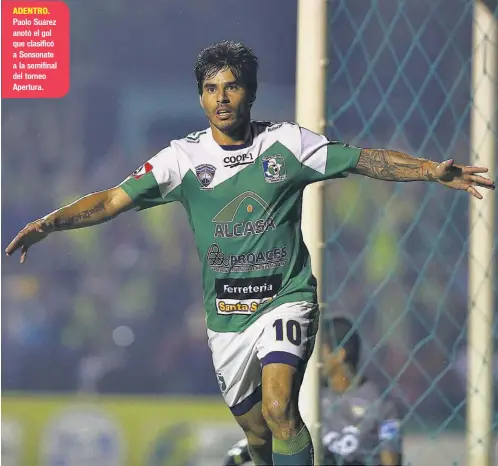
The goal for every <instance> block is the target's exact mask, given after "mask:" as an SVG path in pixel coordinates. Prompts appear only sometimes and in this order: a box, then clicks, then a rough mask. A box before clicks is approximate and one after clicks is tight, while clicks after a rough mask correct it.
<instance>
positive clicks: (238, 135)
mask: <svg viewBox="0 0 498 466" xmlns="http://www.w3.org/2000/svg"><path fill="white" fill-rule="evenodd" d="M211 132H212V135H213V139H214V140H215V142H216V143H217V144H219V145H220V146H242V145H245V144H247V143H248V142H250V141H251V139H252V131H251V121H250V120H248V121H247V122H245V123H244V124H241V125H240V126H239V127H238V128H236V129H234V130H233V131H227V132H224V131H220V130H219V129H218V128H216V127H215V126H214V125H211Z"/></svg>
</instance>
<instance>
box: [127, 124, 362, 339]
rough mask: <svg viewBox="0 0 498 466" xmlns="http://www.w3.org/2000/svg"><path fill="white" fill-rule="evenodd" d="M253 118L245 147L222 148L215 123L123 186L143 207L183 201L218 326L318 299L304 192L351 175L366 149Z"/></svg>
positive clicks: (212, 324) (244, 323) (230, 327)
mask: <svg viewBox="0 0 498 466" xmlns="http://www.w3.org/2000/svg"><path fill="white" fill-rule="evenodd" d="M251 125H252V134H253V138H252V142H251V144H250V145H245V146H229V147H227V146H225V147H223V146H220V145H218V144H217V143H216V142H215V140H214V139H213V136H212V133H211V130H210V129H206V130H204V131H199V132H196V133H193V134H190V135H189V136H187V137H186V138H184V139H180V140H173V141H171V143H170V145H169V146H168V147H166V148H165V149H163V150H161V151H160V152H159V153H157V154H156V155H155V156H154V157H152V158H151V159H150V160H148V161H147V162H146V163H145V164H144V165H142V166H141V167H140V168H138V169H137V170H136V171H135V172H133V174H132V175H130V176H129V177H128V178H127V179H126V180H125V181H124V182H123V183H122V184H121V187H122V188H123V189H124V190H125V192H126V193H127V194H128V195H129V196H130V197H131V198H132V200H133V201H134V203H135V204H136V206H137V208H138V209H139V210H142V209H147V208H150V207H154V206H157V205H160V204H166V203H168V202H173V201H179V202H181V203H182V205H183V206H184V208H185V209H186V211H187V215H188V219H189V222H190V225H191V227H192V230H193V233H194V237H195V243H196V246H197V252H198V254H199V258H200V260H201V263H202V281H203V290H204V305H205V309H206V318H207V326H208V328H209V329H211V330H213V331H215V332H235V331H241V330H243V329H245V328H247V327H248V326H249V325H251V323H252V322H254V320H256V319H257V318H258V317H259V316H260V315H261V314H262V313H265V312H267V311H269V310H270V309H272V308H274V307H275V306H278V305H280V304H283V303H287V302H296V301H307V302H311V303H315V302H316V299H317V297H316V283H315V278H314V277H313V275H312V272H311V263H310V257H309V254H308V251H307V249H306V247H305V245H304V242H303V238H302V234H301V204H302V195H303V190H304V188H305V187H306V186H307V185H308V184H310V183H313V182H315V181H321V180H326V179H331V178H340V177H345V176H347V170H348V169H350V168H352V167H354V166H355V165H356V163H357V161H358V158H359V154H360V149H358V148H356V147H350V146H348V145H347V144H342V143H339V142H332V141H329V140H327V138H325V137H324V136H322V135H319V134H316V133H313V132H311V131H309V130H307V129H305V128H302V127H300V126H298V125H297V124H294V123H268V122H252V123H251Z"/></svg>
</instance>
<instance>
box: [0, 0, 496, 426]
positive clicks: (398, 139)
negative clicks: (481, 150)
mask: <svg viewBox="0 0 498 466" xmlns="http://www.w3.org/2000/svg"><path fill="white" fill-rule="evenodd" d="M68 3H69V4H70V6H71V8H72V13H73V17H74V18H75V19H74V28H73V29H74V31H73V37H72V61H73V63H72V70H73V72H72V87H71V91H70V93H69V94H68V96H66V97H65V98H64V99H62V100H59V101H46V100H39V101H4V102H3V103H2V106H3V108H2V155H3V156H2V237H3V247H5V246H6V244H7V242H8V241H10V239H11V238H13V236H14V235H15V234H16V233H17V232H18V231H19V229H20V228H22V227H23V226H24V225H25V224H26V223H27V222H29V221H31V220H33V219H35V218H37V217H40V216H42V215H44V214H46V213H48V212H50V211H52V210H54V209H55V208H57V207H59V206H61V205H64V204H66V203H68V202H71V201H73V200H75V199H77V198H78V197H80V196H82V195H84V194H86V193H88V192H91V191H95V190H100V189H106V188H108V187H111V186H114V185H116V184H118V183H119V182H120V181H121V180H123V179H124V178H125V177H126V176H127V175H128V174H129V173H131V172H132V171H133V170H134V169H135V168H136V167H137V166H138V165H140V164H141V163H142V162H143V161H144V160H146V159H147V158H149V157H150V156H151V155H152V154H153V153H154V152H155V151H157V150H159V149H161V148H162V147H164V146H165V145H167V144H168V142H169V140H171V139H172V138H177V137H182V136H184V135H186V134H188V133H190V132H191V131H194V130H197V129H200V128H202V127H204V125H205V124H206V123H205V121H204V119H203V115H202V114H201V111H200V109H198V107H197V102H196V99H197V96H196V94H195V92H196V89H195V83H194V80H193V75H192V73H191V65H192V63H193V60H194V58H195V53H196V52H197V51H198V49H199V48H200V47H202V46H204V45H207V44H206V38H205V37H199V36H198V35H195V34H185V35H184V36H182V37H184V39H185V40H184V41H183V42H182V41H175V40H176V37H177V36H178V35H181V34H182V31H185V25H186V24H189V28H190V29H189V30H195V29H196V28H195V27H194V26H193V25H195V24H199V25H200V24H201V21H204V22H206V23H208V24H209V21H212V24H216V17H217V15H216V9H214V11H213V9H211V8H210V7H208V3H209V4H210V2H183V3H181V4H180V2H160V1H159V0H157V1H149V2H147V5H148V7H147V8H146V7H145V4H144V5H140V10H139V11H138V13H137V9H136V8H135V9H133V4H134V3H133V2H132V1H127V2H123V1H120V2H117V1H107V2H105V6H104V4H103V3H101V2H97V1H86V2H71V1H70V2H68ZM221 3H223V2H221ZM225 3H227V2H225ZM272 3H275V4H278V2H269V3H268V6H267V7H265V8H268V9H270V10H271V11H270V13H271V12H272V11H273V10H275V11H274V13H276V12H277V11H278V5H271V4H272ZM356 3H357V2H352V3H350V5H353V4H356ZM388 3H389V2H386V4H388ZM421 3H423V2H421ZM455 3H456V2H455ZM459 3H460V2H459ZM83 4H84V5H85V8H83V7H82V5H83ZM125 4H126V5H127V6H128V7H129V8H128V9H127V8H125V6H126V5H125ZM461 4H462V5H463V3H461ZM172 5H176V6H175V7H174V8H173V6H172ZM180 5H181V6H180ZM192 5H196V8H193V7H192ZM90 6H92V7H90ZM242 8H245V7H242ZM357 10H358V11H357V13H358V18H357V21H358V22H359V23H361V21H362V18H361V17H360V16H361V9H360V8H357ZM450 10H452V9H451V8H450ZM224 11H225V13H226V14H228V15H229V17H230V14H232V17H234V16H233V15H234V13H230V12H228V13H227V10H224ZM351 11H353V13H354V11H355V8H354V7H353V6H351V10H349V11H348V14H351ZM452 11H453V12H454V9H453V10H452ZM238 13H239V15H240V14H241V12H240V11H239V12H238ZM246 13H247V15H249V18H250V17H251V16H250V15H251V14H254V9H252V8H250V9H248V11H247V12H246ZM279 14H281V15H283V16H285V12H284V13H282V12H280V13H279ZM341 14H343V15H344V14H345V11H342V12H341V10H340V11H339V12H338V13H337V15H338V16H336V17H333V18H332V20H333V21H335V23H334V24H335V25H336V27H334V28H332V29H331V31H332V34H334V37H333V40H332V41H331V43H332V44H333V47H334V48H333V53H334V56H335V57H339V58H340V59H337V60H335V61H332V64H331V67H332V73H333V76H335V78H334V90H335V92H334V93H333V95H330V96H329V98H328V102H329V107H330V112H329V113H330V120H331V121H330V122H329V123H330V126H329V128H328V129H327V132H328V134H329V135H330V137H331V138H340V139H343V140H349V141H350V142H354V143H357V144H370V145H372V144H384V145H390V146H391V147H394V148H397V149H402V150H406V151H409V152H412V153H416V154H419V155H422V154H423V155H426V156H427V155H429V156H431V157H432V158H443V157H445V156H448V155H449V154H448V151H450V150H451V156H452V157H455V158H456V159H457V160H459V161H462V162H465V161H467V160H468V150H469V148H468V132H467V126H466V124H467V123H468V107H467V102H468V99H469V95H468V86H467V85H468V83H469V79H470V74H469V72H468V69H467V70H466V71H464V72H463V74H461V75H455V73H454V70H455V69H457V68H462V62H461V59H460V58H458V57H457V58H455V59H454V61H451V59H450V58H448V59H447V60H448V63H449V64H448V65H447V67H445V68H444V69H442V70H441V71H440V72H438V73H435V74H434V75H433V76H432V78H431V79H430V80H429V85H427V86H426V88H427V89H428V90H427V91H426V93H425V94H423V95H422V94H420V95H419V96H418V97H417V98H418V99H419V101H418V109H419V110H418V111H414V110H413V107H412V103H413V99H414V96H413V94H412V93H410V92H408V91H407V92H406V94H403V92H402V91H399V92H398V93H395V95H394V97H393V98H392V99H391V100H385V99H382V98H381V97H379V95H380V94H379V93H378V91H375V92H374V91H372V92H370V93H369V92H366V91H365V94H362V93H361V92H359V93H354V92H353V91H354V89H355V88H357V86H359V85H360V84H361V83H355V79H356V77H357V74H356V71H353V70H352V68H349V69H350V71H349V73H348V72H345V70H347V69H348V67H349V66H351V67H352V66H353V64H358V63H360V61H358V60H360V58H358V60H355V61H353V62H348V60H350V59H351V60H352V58H351V57H350V58H347V56H346V55H347V54H345V52H344V50H345V49H346V48H347V47H349V46H350V43H347V40H346V39H347V31H349V28H350V23H348V22H347V21H351V19H350V18H349V17H348V18H349V19H348V18H346V17H342V16H341ZM137 15H138V17H137ZM287 16H288V17H285V18H284V20H282V21H280V22H273V23H272V24H273V26H274V27H275V28H277V30H276V31H275V30H270V29H269V28H265V27H260V28H259V29H260V30H261V31H264V32H263V33H262V34H261V37H254V30H253V25H252V23H251V25H250V24H249V23H250V21H249V20H248V19H247V18H246V20H245V21H243V22H241V23H240V22H239V24H238V26H237V25H236V24H235V23H236V21H235V20H233V21H230V20H227V25H228V26H227V30H226V31H224V33H223V34H222V33H221V32H220V31H216V33H213V34H212V36H210V39H212V40H209V41H208V43H211V42H214V41H215V40H218V39H222V38H225V37H234V38H236V39H242V40H244V39H245V38H247V42H248V43H249V44H250V45H252V46H254V48H255V49H256V51H257V52H258V53H259V54H260V55H261V61H262V67H263V70H266V71H262V85H263V87H264V86H265V85H266V86H267V89H271V88H272V87H271V86H278V85H281V86H282V87H283V88H285V87H286V86H290V87H289V88H290V89H291V92H290V95H291V96H292V95H293V94H292V92H293V88H292V86H293V85H294V82H293V79H294V76H293V74H291V75H290V77H289V70H291V71H292V70H293V69H294V66H295V63H294V61H293V60H294V52H293V51H292V50H294V49H293V48H292V47H289V48H288V49H292V50H290V51H289V50H288V49H287V48H286V49H285V50H284V51H283V52H282V53H283V55H282V53H281V49H280V48H279V47H278V41H277V39H275V37H278V34H286V35H287V36H290V35H292V34H294V33H295V31H294V29H295V12H288V13H287ZM450 16H451V15H450ZM259 18H260V19H261V17H259ZM254 20H255V19H254ZM161 21H163V22H166V23H167V24H168V25H170V26H171V27H168V28H164V27H162V26H161ZM261 21H266V19H261ZM111 24H113V26H112V27H111V26H110V25H111ZM282 24H287V25H288V26H287V29H286V30H284V29H282V28H283V26H282ZM348 24H349V25H348ZM90 25H91V26H92V34H87V33H86V31H88V30H89V29H88V28H89V27H90ZM182 25H183V26H182ZM440 27H441V28H443V26H442V25H441V24H440ZM445 27H446V26H445ZM182 28H183V29H182ZM278 28H280V29H278ZM341 28H342V29H341ZM367 30H368V28H367ZM270 33H271V34H273V35H270ZM364 33H365V32H364ZM258 34H259V33H258ZM365 34H366V33H365ZM372 34H374V31H373V32H372ZM137 36H140V41H138V40H137ZM445 37H447V36H444V34H443V35H441V34H435V36H434V37H431V36H429V37H428V38H426V39H425V40H427V41H428V42H431V43H432V44H434V43H436V44H437V40H439V41H440V42H441V43H444V41H445V40H446V39H445ZM341 38H343V39H342V42H341ZM465 38H468V35H467V36H464V39H465ZM420 40H423V39H420ZM462 40H463V39H462ZM344 41H346V42H344ZM434 41H436V42H434ZM291 42H292V44H295V34H294V35H293V36H292V41H291ZM97 43H98V44H102V46H99V47H95V44H97ZM172 43H175V46H174V47H172V46H171V44H172ZM366 43H367V41H364V42H363V43H362V44H363V45H362V46H363V47H364V46H365V44H366ZM143 44H147V47H146V52H144V46H143ZM165 44H166V45H165ZM267 44H270V45H269V46H267ZM465 44H467V43H466V42H465ZM405 45H406V44H405ZM373 46H378V44H377V45H375V44H373V45H372V47H373ZM398 46H399V47H402V46H403V44H401V45H400V44H398ZM406 46H407V47H408V45H406ZM457 46H458V44H457V45H455V47H457ZM293 47H294V45H293ZM341 47H342V48H341ZM469 47H470V45H469V46H468V47H467V48H469ZM422 48H423V47H422ZM427 49H429V48H427ZM348 50H351V52H352V55H353V57H354V53H355V49H354V47H352V48H351V49H348ZM277 52H278V54H280V55H278V54H277ZM367 52H368V51H367ZM386 53H387V52H386ZM400 53H401V52H400ZM276 54H277V55H276ZM366 55H368V53H366ZM275 56H279V59H280V60H281V62H282V63H281V64H280V65H278V63H277V64H275V63H274V61H275V60H273V58H274V57H275ZM175 60H176V61H175ZM385 60H386V61H385V62H384V68H382V69H383V70H384V71H383V73H384V74H382V73H380V72H379V74H378V75H377V76H380V78H381V79H380V81H381V84H382V79H385V80H390V79H392V76H393V75H395V74H396V73H395V70H396V67H397V65H396V62H393V64H392V65H389V66H392V67H393V72H392V73H391V72H389V66H388V65H387V64H386V63H387V62H388V59H387V58H385ZM420 60H421V61H422V62H424V63H425V62H426V61H427V60H426V59H425V58H420ZM424 60H425V61H424ZM187 62H188V63H187ZM352 63H353V64H352ZM382 63H383V62H381V64H382ZM389 63H390V62H389ZM419 64H420V63H415V64H414V67H415V68H417V69H418V65H419ZM360 65H361V63H360ZM264 66H266V68H264ZM379 66H380V65H379ZM426 66H427V67H428V68H430V66H429V65H428V64H426ZM358 72H359V71H358ZM175 73H176V74H175ZM406 75H410V69H409V68H408V69H407V70H404V76H406ZM144 76H145V77H146V79H145V78H143V77H144ZM185 76H187V77H188V79H187V78H185ZM360 76H361V75H360ZM373 76H376V75H375V74H373ZM382 76H383V78H382ZM445 79H454V80H455V81H454V82H453V81H451V82H450V81H445ZM185 81H187V82H188V83H189V86H187V87H188V89H189V92H191V93H190V94H188V93H184V92H183V90H182V92H176V91H177V89H183V87H182V85H183V84H184V82H185ZM400 82H404V81H403V80H401V79H400ZM441 83H443V84H441ZM374 84H375V83H373V84H372V83H370V85H372V86H373V85H374ZM453 84H454V87H455V88H456V89H457V90H458V89H460V93H458V92H457V93H456V96H457V97H456V98H455V99H454V101H453V103H452V105H451V106H450V109H449V110H448V112H447V114H445V118H443V119H442V121H443V123H441V125H438V126H437V127H431V125H430V122H431V121H434V120H435V119H436V118H441V115H439V113H438V104H437V102H438V99H442V102H445V101H446V100H445V98H444V96H443V97H442V96H441V86H443V88H444V86H446V87H447V88H451V87H452V85H453ZM363 85H364V87H363V89H365V88H366V89H367V90H368V85H369V84H368V82H367V83H366V84H365V83H363ZM405 85H406V86H407V88H409V86H408V85H407V84H406V83H405ZM164 88H169V89H170V90H171V91H172V93H173V94H175V93H176V94H178V95H175V100H174V101H170V102H168V103H167V105H166V102H165V105H164V108H163V109H162V110H161V102H158V101H157V100H158V99H154V98H152V99H151V98H150V97H151V92H152V96H154V95H156V94H154V89H156V90H158V92H162V91H163V90H164ZM151 89H152V91H151ZM360 90H361V89H360ZM443 94H444V92H443ZM157 95H159V94H157ZM288 95H289V94H287V96H288ZM351 96H352V97H351ZM275 98H278V99H280V100H279V102H278V104H279V105H277V106H275V105H273V102H272V103H269V101H266V102H265V101H260V100H258V101H257V102H256V106H255V113H256V116H260V117H261V118H274V117H285V118H288V119H292V118H293V113H292V110H293V109H292V106H290V107H289V102H288V101H285V99H284V97H278V96H277V97H275ZM378 99H380V100H379V101H378ZM168 105H169V107H168ZM453 105H454V106H455V107H453ZM458 105H460V107H458ZM158 106H159V110H158ZM171 107H177V108H179V109H180V110H182V112H183V113H182V112H180V111H179V112H177V113H175V114H174V115H171V112H169V110H168V108H171ZM277 107H278V108H280V109H287V110H285V111H284V114H276V113H275V112H276V111H277V110H275V108H277ZM376 109H380V111H378V112H377V113H376V111H375V110H376ZM410 109H411V110H410ZM408 111H411V112H412V113H410V114H408V113H407V112H408ZM462 112H463V113H462ZM179 113H181V118H177V116H178V114H179ZM143 115H146V118H144V117H143ZM462 115H463V117H462ZM405 117H406V118H405ZM400 121H403V124H398V123H399V122H400ZM131 148H133V150H132V149H131ZM325 196H326V202H325V204H326V211H325V214H324V215H325V221H326V225H327V245H326V250H325V258H326V260H325V264H326V265H325V275H324V288H325V293H326V303H327V306H326V308H325V309H324V313H325V314H329V313H347V314H349V315H353V316H354V317H355V318H356V322H357V325H358V329H359V330H360V332H361V333H362V335H363V337H364V342H365V345H364V346H365V348H364V353H363V354H364V368H365V370H366V372H367V373H368V374H370V375H371V376H372V377H374V378H376V379H378V380H379V382H380V383H382V384H383V385H384V386H385V387H386V389H387V390H390V391H392V392H393V393H394V394H396V396H398V398H399V400H401V403H402V404H403V405H404V406H405V407H406V409H407V410H410V411H411V414H413V415H414V416H415V417H416V416H419V415H422V414H424V413H425V415H428V414H429V413H430V414H434V415H435V416H437V417H443V416H444V417H447V416H449V415H450V414H451V415H454V416H455V418H456V419H461V418H462V417H463V414H464V410H463V408H462V401H463V397H464V393H465V373H466V372H465V371H466V365H465V356H464V355H465V351H466V337H467V336H466V330H465V329H466V319H467V291H466V290H467V280H468V273H467V260H468V257H467V252H468V251H467V239H468V226H467V214H468V211H467V209H468V203H467V199H466V197H465V195H460V194H456V193H454V192H447V191H445V190H443V189H440V188H438V187H431V188H430V189H428V187H427V185H423V184H417V185H409V186H400V185H390V184H387V183H379V182H376V181H371V180H364V181H361V182H360V181H359V180H358V179H357V178H355V177H350V178H349V179H348V180H345V181H338V182H333V183H330V184H329V185H327V189H326V191H325ZM2 311H3V312H2V390H4V391H7V390H10V391H28V392H35V391H36V392H40V391H50V392H63V391H65V392H78V391H79V392H99V393H134V394H138V393H140V394H172V393H174V394H192V395H200V394H218V393H219V391H218V385H217V383H216V379H215V376H214V374H213V370H212V364H211V358H210V353H209V350H208V347H207V344H206V333H205V324H204V310H203V308H202V295H201V283H200V266H199V259H198V257H197V253H196V250H195V246H194V244H193V239H192V234H191V233H190V230H189V226H188V223H187V221H186V216H185V214H184V212H183V210H182V208H181V206H178V205H168V206H166V207H160V208H155V209H150V210H148V211H146V212H142V213H136V212H128V213H126V214H124V215H122V216H121V217H119V218H117V219H115V220H113V221H112V222H110V223H108V224H104V225H100V226H97V227H93V228H91V229H86V230H79V231H72V232H64V233H56V234H53V235H51V236H50V237H49V238H48V239H47V240H45V241H44V243H43V244H40V245H39V246H36V247H34V248H33V249H32V250H30V252H29V254H28V261H27V263H26V264H24V265H22V266H20V265H19V264H18V261H17V257H16V258H9V259H6V258H5V257H3V258H2ZM497 333H498V332H497Z"/></svg>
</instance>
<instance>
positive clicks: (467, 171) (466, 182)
mask: <svg viewBox="0 0 498 466" xmlns="http://www.w3.org/2000/svg"><path fill="white" fill-rule="evenodd" d="M487 171H488V169H487V168H485V167H475V166H463V165H455V163H454V161H453V160H451V159H450V160H445V161H444V162H441V163H440V164H439V165H438V166H437V167H436V170H435V175H436V177H437V179H438V181H439V182H440V183H441V184H442V185H444V186H447V187H448V188H453V189H460V190H462V191H467V192H468V193H469V194H471V195H472V196H474V197H476V198H477V199H482V194H481V193H480V192H479V191H478V190H477V189H476V187H479V188H485V189H495V183H494V181H492V180H490V179H489V178H486V177H484V176H481V175H479V173H487Z"/></svg>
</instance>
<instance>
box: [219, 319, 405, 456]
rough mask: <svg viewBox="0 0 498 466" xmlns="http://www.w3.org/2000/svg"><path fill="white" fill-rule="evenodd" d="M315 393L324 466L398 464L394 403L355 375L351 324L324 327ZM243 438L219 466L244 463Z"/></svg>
mask: <svg viewBox="0 0 498 466" xmlns="http://www.w3.org/2000/svg"><path fill="white" fill-rule="evenodd" d="M324 327H325V328H324V342H323V344H322V359H323V371H322V374H323V378H324V381H325V382H326V386H324V388H323V389H322V391H321V393H320V403H321V407H322V441H323V446H324V457H323V461H322V462H321V463H320V464H323V465H324V466H353V465H355V466H366V465H372V466H373V465H375V466H398V465H401V446H402V436H401V429H400V419H399V415H398V413H397V410H396V407H395V405H394V403H393V402H392V401H391V400H390V399H383V398H382V390H381V389H379V387H377V385H376V384H375V383H374V382H372V381H370V380H368V379H367V378H365V377H362V376H360V375H358V370H357V369H358V362H359V359H360V348H361V342H360V337H359V335H358V333H357V332H356V331H355V330H353V326H352V325H351V322H350V321H349V320H348V319H346V318H343V317H335V318H333V319H331V320H330V321H327V322H325V325H324ZM249 462H250V455H249V451H248V448H247V439H243V440H240V441H239V442H237V443H236V444H235V445H234V446H233V447H232V448H231V449H230V450H229V451H228V453H227V455H226V458H225V462H224V463H223V466H240V465H243V464H249Z"/></svg>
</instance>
